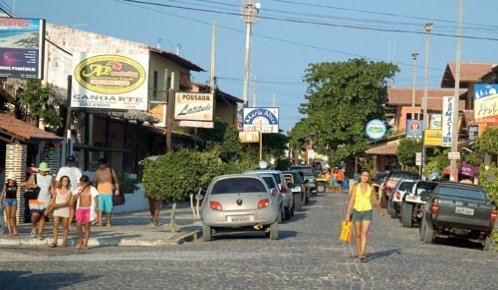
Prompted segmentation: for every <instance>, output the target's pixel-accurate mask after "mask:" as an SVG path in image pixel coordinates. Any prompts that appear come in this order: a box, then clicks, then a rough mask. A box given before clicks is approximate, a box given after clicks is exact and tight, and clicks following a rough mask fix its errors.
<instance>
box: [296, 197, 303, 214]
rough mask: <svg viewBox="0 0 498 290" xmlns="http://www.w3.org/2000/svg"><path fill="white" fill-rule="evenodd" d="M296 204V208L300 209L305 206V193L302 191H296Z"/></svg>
mask: <svg viewBox="0 0 498 290" xmlns="http://www.w3.org/2000/svg"><path fill="white" fill-rule="evenodd" d="M294 202H295V203H294V204H295V205H296V210H297V211H300V210H301V209H302V207H303V194H302V193H296V194H295V195H294Z"/></svg>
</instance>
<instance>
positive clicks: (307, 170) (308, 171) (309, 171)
mask: <svg viewBox="0 0 498 290" xmlns="http://www.w3.org/2000/svg"><path fill="white" fill-rule="evenodd" d="M292 170H296V171H301V172H302V173H303V174H304V175H315V174H314V173H313V169H311V168H302V167H301V168H299V167H297V168H292Z"/></svg>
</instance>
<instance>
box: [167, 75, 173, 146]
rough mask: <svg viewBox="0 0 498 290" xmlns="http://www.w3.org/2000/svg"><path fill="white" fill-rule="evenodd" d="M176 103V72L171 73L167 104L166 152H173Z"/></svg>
mask: <svg viewBox="0 0 498 290" xmlns="http://www.w3.org/2000/svg"><path fill="white" fill-rule="evenodd" d="M174 103H175V73H171V82H170V85H169V90H168V102H167V104H166V106H167V110H166V152H167V153H171V152H173V144H172V141H171V134H172V132H173V128H172V127H173V112H174V111H173V106H174Z"/></svg>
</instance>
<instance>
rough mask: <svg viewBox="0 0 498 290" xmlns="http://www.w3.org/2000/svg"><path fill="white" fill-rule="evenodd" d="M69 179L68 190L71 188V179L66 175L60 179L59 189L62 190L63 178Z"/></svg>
mask: <svg viewBox="0 0 498 290" xmlns="http://www.w3.org/2000/svg"><path fill="white" fill-rule="evenodd" d="M64 177H65V178H67V188H71V179H70V178H69V176H67V175H64V176H62V177H61V178H60V179H59V186H57V188H62V179H63V178H64Z"/></svg>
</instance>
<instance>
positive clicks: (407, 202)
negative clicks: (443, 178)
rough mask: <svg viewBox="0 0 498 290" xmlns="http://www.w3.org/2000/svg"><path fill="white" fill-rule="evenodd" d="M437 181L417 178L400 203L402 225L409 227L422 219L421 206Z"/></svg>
mask: <svg viewBox="0 0 498 290" xmlns="http://www.w3.org/2000/svg"><path fill="white" fill-rule="evenodd" d="M437 185H438V183H437V182H432V181H423V180H418V181H416V182H415V184H414V185H413V189H412V190H411V192H409V193H408V194H407V195H406V196H405V198H404V200H403V202H402V203H401V214H400V216H401V217H400V219H401V224H402V225H403V226H404V227H407V228H411V227H412V226H413V223H414V222H416V223H418V224H420V221H421V219H422V208H423V207H424V205H425V204H426V203H427V199H428V198H429V195H430V193H431V192H432V190H434V188H436V186H437Z"/></svg>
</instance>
